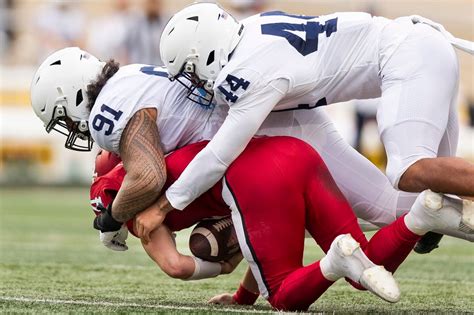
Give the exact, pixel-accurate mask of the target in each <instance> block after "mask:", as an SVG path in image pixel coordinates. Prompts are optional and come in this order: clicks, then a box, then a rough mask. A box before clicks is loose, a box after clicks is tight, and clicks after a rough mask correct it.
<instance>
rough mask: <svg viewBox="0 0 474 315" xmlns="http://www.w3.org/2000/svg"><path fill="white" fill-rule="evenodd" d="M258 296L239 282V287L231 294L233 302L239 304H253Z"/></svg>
mask: <svg viewBox="0 0 474 315" xmlns="http://www.w3.org/2000/svg"><path fill="white" fill-rule="evenodd" d="M258 296H259V294H258V293H254V292H250V291H249V290H247V289H246V288H245V287H244V286H243V285H242V283H241V284H240V286H239V288H238V289H237V291H236V292H235V294H234V295H233V299H234V301H235V303H237V304H239V305H253V304H254V303H255V301H256V300H257V299H258Z"/></svg>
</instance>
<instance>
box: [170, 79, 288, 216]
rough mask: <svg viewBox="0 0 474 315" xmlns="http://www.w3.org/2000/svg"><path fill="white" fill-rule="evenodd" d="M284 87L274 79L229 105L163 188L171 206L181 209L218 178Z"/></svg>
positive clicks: (279, 96)
mask: <svg viewBox="0 0 474 315" xmlns="http://www.w3.org/2000/svg"><path fill="white" fill-rule="evenodd" d="M287 89H288V81H287V80H286V79H277V80H275V81H272V82H271V83H270V84H267V85H266V86H265V87H263V88H262V89H258V90H256V89H253V91H254V92H253V93H248V94H246V95H244V96H242V97H241V98H240V99H239V101H238V102H236V103H235V104H233V105H232V106H231V107H230V109H229V113H228V115H227V117H226V119H225V121H224V123H223V124H222V126H221V127H220V129H219V130H218V131H217V133H216V135H215V136H214V138H213V139H212V140H211V141H210V142H209V143H208V145H207V146H206V147H205V148H204V149H203V150H202V151H201V152H199V154H197V155H196V157H195V158H194V159H193V160H192V161H191V163H189V165H188V166H187V168H186V169H185V170H184V172H183V173H182V174H181V176H180V177H179V178H178V180H177V181H176V182H175V183H174V184H173V185H171V186H170V187H169V188H168V190H167V191H166V197H167V198H168V200H169V202H170V204H171V205H172V206H173V208H175V209H178V210H182V209H184V208H185V207H186V206H188V205H189V204H190V203H191V202H192V201H194V199H196V198H197V197H199V196H200V195H201V194H202V193H204V192H205V191H207V190H208V189H209V188H211V187H212V186H213V185H214V184H215V183H217V181H219V179H220V178H222V176H223V175H224V173H225V171H226V170H227V168H228V167H229V165H230V164H231V163H232V162H233V161H234V160H235V159H236V158H237V157H238V156H239V155H240V153H242V151H243V150H244V149H245V147H246V146H247V144H248V143H249V141H250V140H251V139H252V137H253V136H254V135H255V133H256V132H257V130H258V129H259V128H260V126H261V124H262V123H263V121H264V120H265V118H266V117H267V116H268V114H269V113H270V112H271V111H272V110H273V108H274V107H275V105H276V104H278V102H279V101H280V100H281V99H282V98H283V96H284V93H282V92H284V91H286V90H287Z"/></svg>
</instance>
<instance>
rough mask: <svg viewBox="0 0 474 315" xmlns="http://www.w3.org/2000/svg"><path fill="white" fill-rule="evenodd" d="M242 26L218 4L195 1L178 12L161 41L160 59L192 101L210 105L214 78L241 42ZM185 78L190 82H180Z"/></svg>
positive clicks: (171, 76)
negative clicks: (186, 90) (185, 88)
mask: <svg viewBox="0 0 474 315" xmlns="http://www.w3.org/2000/svg"><path fill="white" fill-rule="evenodd" d="M243 28H244V27H243V25H242V23H240V22H238V21H237V20H236V19H234V18H233V17H232V15H230V14H229V13H227V12H226V11H224V9H222V8H221V7H220V6H219V5H217V4H215V3H195V4H192V5H190V6H188V7H186V8H184V9H183V10H181V11H179V12H178V13H176V14H175V15H174V16H173V17H172V18H171V19H170V20H169V22H168V24H167V25H166V27H165V29H164V30H163V33H162V35H161V41H160V54H161V60H162V61H163V62H164V64H165V66H166V68H167V69H168V72H169V74H170V79H171V80H174V79H177V80H178V81H179V82H180V83H182V84H183V85H184V86H186V87H187V88H188V89H189V94H188V98H190V99H191V100H194V101H196V102H197V103H200V104H202V105H204V104H203V101H207V102H209V104H210V102H211V101H212V95H213V87H214V81H215V79H216V78H217V75H218V74H219V72H220V71H221V69H222V68H223V67H224V66H225V65H226V64H227V62H228V61H229V55H230V54H231V53H232V52H233V50H234V49H235V47H236V46H237V44H238V43H239V41H240V38H241V36H242V32H243ZM183 77H184V78H186V79H187V80H189V81H190V83H187V82H185V81H181V80H180V79H181V78H183ZM194 90H197V91H196V92H195V91H194Z"/></svg>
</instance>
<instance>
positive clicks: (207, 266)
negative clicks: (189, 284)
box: [184, 256, 222, 280]
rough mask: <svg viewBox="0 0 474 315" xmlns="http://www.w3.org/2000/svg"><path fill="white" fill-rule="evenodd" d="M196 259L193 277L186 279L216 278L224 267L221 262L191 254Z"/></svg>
mask: <svg viewBox="0 0 474 315" xmlns="http://www.w3.org/2000/svg"><path fill="white" fill-rule="evenodd" d="M191 258H192V259H194V272H193V274H192V276H191V277H189V278H187V279H184V280H200V279H206V278H214V277H217V276H218V275H220V274H221V271H222V267H221V264H220V263H215V262H210V261H205V260H202V259H200V258H197V257H194V256H191Z"/></svg>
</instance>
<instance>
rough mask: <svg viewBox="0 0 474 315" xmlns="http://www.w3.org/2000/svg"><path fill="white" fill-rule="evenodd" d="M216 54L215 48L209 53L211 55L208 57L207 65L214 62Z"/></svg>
mask: <svg viewBox="0 0 474 315" xmlns="http://www.w3.org/2000/svg"><path fill="white" fill-rule="evenodd" d="M214 55H215V50H213V51H211V52H210V53H209V56H208V57H207V62H206V66H209V65H210V64H211V63H213V62H214V59H215V56H214Z"/></svg>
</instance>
